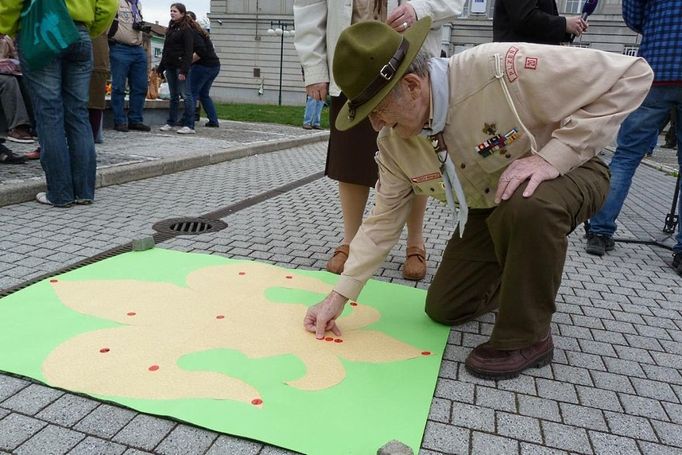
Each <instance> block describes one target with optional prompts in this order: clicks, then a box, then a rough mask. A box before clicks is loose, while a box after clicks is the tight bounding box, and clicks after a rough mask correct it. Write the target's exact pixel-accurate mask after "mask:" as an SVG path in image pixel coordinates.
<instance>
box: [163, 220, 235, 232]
mask: <svg viewBox="0 0 682 455" xmlns="http://www.w3.org/2000/svg"><path fill="white" fill-rule="evenodd" d="M226 227H227V223H225V222H223V221H220V220H210V219H206V218H171V219H168V220H162V221H159V222H158V223H155V224H154V226H152V228H153V229H154V230H155V231H156V232H160V233H164V234H174V235H197V234H204V233H206V232H218V231H222V230H223V229H225V228H226Z"/></svg>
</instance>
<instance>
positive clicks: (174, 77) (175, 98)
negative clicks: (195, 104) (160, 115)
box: [165, 68, 180, 126]
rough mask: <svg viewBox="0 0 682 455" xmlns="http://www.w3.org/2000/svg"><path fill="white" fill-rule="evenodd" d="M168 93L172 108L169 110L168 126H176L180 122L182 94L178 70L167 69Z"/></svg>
mask: <svg viewBox="0 0 682 455" xmlns="http://www.w3.org/2000/svg"><path fill="white" fill-rule="evenodd" d="M165 77H166V82H168V91H169V92H170V106H169V109H168V120H166V124H168V125H170V126H175V124H176V123H177V121H178V103H179V102H180V92H179V87H178V70H177V69H175V68H170V69H167V70H166V72H165Z"/></svg>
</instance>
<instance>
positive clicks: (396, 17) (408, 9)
mask: <svg viewBox="0 0 682 455" xmlns="http://www.w3.org/2000/svg"><path fill="white" fill-rule="evenodd" d="M415 22H417V13H415V11H414V7H413V6H412V5H410V4H409V2H406V3H403V4H402V5H400V6H399V7H397V8H396V9H394V10H393V11H392V12H391V15H390V16H388V18H387V19H386V23H387V24H388V25H389V26H391V28H393V30H395V31H396V32H399V33H402V32H404V31H405V30H407V29H408V28H410V27H411V26H412V24H414V23H415Z"/></svg>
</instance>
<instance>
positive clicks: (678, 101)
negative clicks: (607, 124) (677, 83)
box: [671, 87, 682, 275]
mask: <svg viewBox="0 0 682 455" xmlns="http://www.w3.org/2000/svg"><path fill="white" fill-rule="evenodd" d="M676 95H677V96H676V97H675V117H676V118H675V120H676V121H675V134H677V137H678V138H679V137H682V122H679V121H678V120H679V119H680V118H682V117H681V116H682V87H678V91H677V93H676ZM671 128H672V126H671ZM677 164H678V166H679V169H682V153H681V152H680V148H679V147H677ZM680 196H682V185H681V186H680ZM677 215H678V217H680V219H682V197H679V198H678V207H677ZM675 241H676V243H675V246H674V247H673V252H674V253H675V259H674V260H673V267H674V268H675V270H676V271H677V273H679V274H680V275H682V254H680V253H682V224H678V225H677V235H676V236H675Z"/></svg>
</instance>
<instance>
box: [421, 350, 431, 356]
mask: <svg viewBox="0 0 682 455" xmlns="http://www.w3.org/2000/svg"><path fill="white" fill-rule="evenodd" d="M422 355H431V353H430V352H429V351H422Z"/></svg>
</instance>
